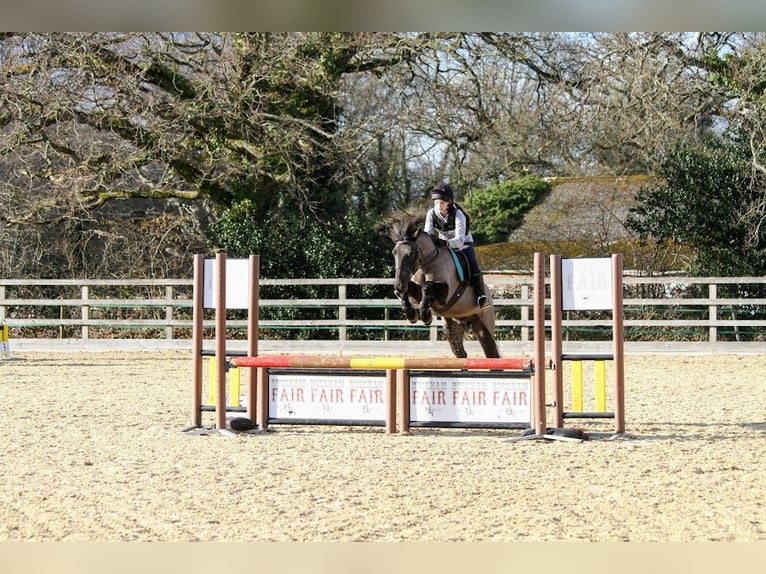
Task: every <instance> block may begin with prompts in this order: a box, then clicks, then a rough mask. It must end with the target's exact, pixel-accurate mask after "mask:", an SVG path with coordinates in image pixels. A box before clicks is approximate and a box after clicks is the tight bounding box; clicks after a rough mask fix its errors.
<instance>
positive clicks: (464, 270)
mask: <svg viewBox="0 0 766 574" xmlns="http://www.w3.org/2000/svg"><path fill="white" fill-rule="evenodd" d="M449 253H450V255H452V262H453V263H454V264H455V271H457V276H458V279H460V284H461V285H465V284H466V283H468V281H469V280H470V279H471V266H470V265H469V264H468V257H466V255H465V253H463V252H462V251H460V250H459V249H452V248H450V250H449Z"/></svg>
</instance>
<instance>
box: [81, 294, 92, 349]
mask: <svg viewBox="0 0 766 574" xmlns="http://www.w3.org/2000/svg"><path fill="white" fill-rule="evenodd" d="M81 293H82V300H83V304H82V307H81V308H80V309H81V310H80V315H81V317H82V321H83V324H82V326H81V329H82V337H81V338H82V340H83V341H87V340H88V339H89V338H90V327H89V326H88V325H86V324H85V322H86V321H88V320H89V319H90V306H89V305H88V304H87V301H88V296H89V294H90V290H89V288H88V286H87V285H83V286H82V287H81Z"/></svg>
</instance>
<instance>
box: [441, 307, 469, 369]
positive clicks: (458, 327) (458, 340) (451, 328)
mask: <svg viewBox="0 0 766 574" xmlns="http://www.w3.org/2000/svg"><path fill="white" fill-rule="evenodd" d="M465 327H466V326H465V323H463V322H462V321H458V320H456V319H450V318H448V317H443V318H442V329H443V330H444V336H445V337H446V338H447V342H448V343H449V348H450V349H451V350H452V354H453V355H455V356H456V357H457V358H458V359H465V358H466V357H467V356H468V353H466V352H465V346H464V345H463V336H464V335H465Z"/></svg>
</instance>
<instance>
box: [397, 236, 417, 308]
mask: <svg viewBox="0 0 766 574" xmlns="http://www.w3.org/2000/svg"><path fill="white" fill-rule="evenodd" d="M391 252H392V253H393V254H394V266H395V269H396V275H395V277H394V291H396V293H397V295H399V297H404V296H405V295H406V293H407V288H408V287H409V284H410V279H411V278H412V275H413V274H414V273H415V271H416V270H417V269H418V267H419V266H420V257H421V256H420V250H419V249H418V246H417V245H416V244H415V241H414V240H413V239H412V238H406V239H402V240H400V241H397V242H396V244H395V245H394V248H393V250H392V251H391Z"/></svg>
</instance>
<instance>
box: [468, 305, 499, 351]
mask: <svg viewBox="0 0 766 574" xmlns="http://www.w3.org/2000/svg"><path fill="white" fill-rule="evenodd" d="M471 328H472V329H473V332H474V334H475V335H476V338H477V339H478V340H479V344H480V345H481V348H482V350H483V351H484V356H485V357H487V358H489V359H497V358H498V357H500V350H499V349H498V348H497V341H495V336H494V334H493V333H492V331H491V330H490V329H488V328H487V326H486V325H484V323H483V322H482V320H481V317H480V316H479V315H476V316H474V317H472V318H471Z"/></svg>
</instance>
